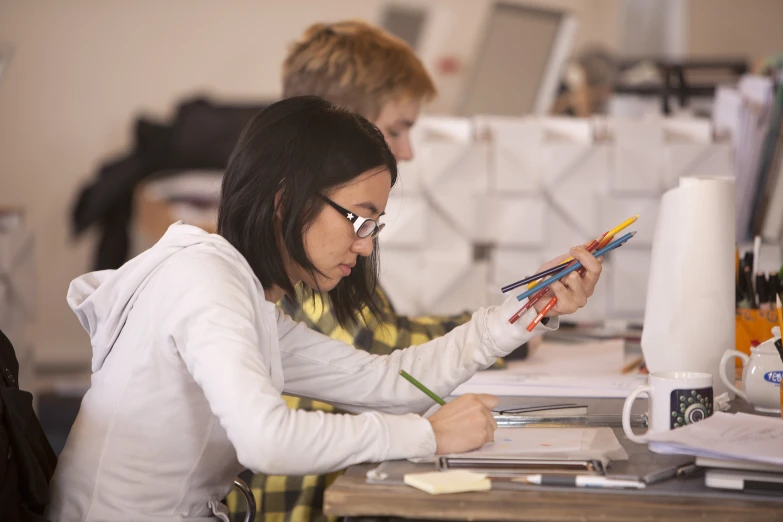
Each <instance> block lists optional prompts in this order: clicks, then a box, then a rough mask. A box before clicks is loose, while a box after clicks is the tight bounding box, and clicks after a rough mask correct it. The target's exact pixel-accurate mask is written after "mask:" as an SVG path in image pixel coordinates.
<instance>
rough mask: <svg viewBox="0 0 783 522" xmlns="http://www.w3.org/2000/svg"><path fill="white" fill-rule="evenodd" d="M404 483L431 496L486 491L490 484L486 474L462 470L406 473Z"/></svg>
mask: <svg viewBox="0 0 783 522" xmlns="http://www.w3.org/2000/svg"><path fill="white" fill-rule="evenodd" d="M403 480H404V481H405V483H406V484H407V485H409V486H413V487H414V488H418V489H420V490H422V491H426V492H427V493H430V494H432V495H439V494H441V493H462V492H464V491H486V490H488V489H490V488H491V487H492V482H490V480H489V479H488V478H487V475H486V473H474V472H473V471H467V470H462V469H455V470H449V471H433V472H430V473H408V474H407V475H405V477H404V478H403Z"/></svg>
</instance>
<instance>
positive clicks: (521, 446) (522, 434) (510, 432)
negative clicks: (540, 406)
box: [452, 428, 583, 457]
mask: <svg viewBox="0 0 783 522" xmlns="http://www.w3.org/2000/svg"><path fill="white" fill-rule="evenodd" d="M582 432H583V430H582V429H578V428H535V429H529V430H528V429H519V428H499V429H497V430H496V431H495V442H489V443H487V444H484V446H482V447H481V448H479V449H477V450H474V451H470V452H467V453H462V454H461V455H463V456H469V457H500V456H525V455H531V456H532V455H540V454H545V453H568V452H573V451H579V450H581V449H582ZM452 456H453V455H452Z"/></svg>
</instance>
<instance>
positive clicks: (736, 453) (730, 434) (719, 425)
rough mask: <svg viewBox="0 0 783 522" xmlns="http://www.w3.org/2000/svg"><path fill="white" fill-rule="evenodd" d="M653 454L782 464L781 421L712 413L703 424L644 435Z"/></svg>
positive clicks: (782, 435)
mask: <svg viewBox="0 0 783 522" xmlns="http://www.w3.org/2000/svg"><path fill="white" fill-rule="evenodd" d="M647 440H648V441H649V443H650V450H651V451H654V452H656V453H673V454H682V455H694V456H696V457H708V458H718V459H733V460H746V461H752V462H765V463H768V464H776V465H783V420H781V419H779V418H775V417H763V416H761V415H748V414H745V413H736V414H731V413H722V412H716V413H715V414H714V415H713V416H712V417H708V418H707V419H704V420H703V421H700V422H696V423H694V424H689V425H687V426H684V427H682V428H678V429H676V430H672V431H665V432H661V433H654V434H650V435H648V436H647Z"/></svg>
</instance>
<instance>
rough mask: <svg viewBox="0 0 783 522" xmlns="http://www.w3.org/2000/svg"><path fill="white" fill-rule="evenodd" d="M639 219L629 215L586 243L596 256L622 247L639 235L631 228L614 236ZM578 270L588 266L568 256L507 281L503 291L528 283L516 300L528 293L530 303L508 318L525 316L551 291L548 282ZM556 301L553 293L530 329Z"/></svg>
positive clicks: (580, 271) (528, 327) (581, 270)
mask: <svg viewBox="0 0 783 522" xmlns="http://www.w3.org/2000/svg"><path fill="white" fill-rule="evenodd" d="M637 219H639V214H637V215H635V216H633V217H631V218H628V219H626V220H625V221H623V222H622V223H620V224H619V225H617V226H616V227H614V228H613V229H611V230H609V231H607V232H606V233H604V234H602V235H601V236H600V237H598V238H596V239H594V240H593V241H591V242H590V244H588V245H587V247H586V248H587V251H588V252H592V253H593V255H594V256H596V257H599V256H602V255H604V254H605V253H607V252H609V251H610V250H614V249H615V248H618V247H621V246H622V245H623V244H625V242H626V241H628V240H629V239H631V238H632V237H633V236H634V235H636V232H629V233H627V234H625V235H624V236H622V237H620V238H619V239H617V240H615V241H612V239H614V237H615V236H616V235H617V233H618V232H620V231H621V230H624V229H625V228H626V227H628V226H630V225H631V224H632V223H634V222H635V221H636V220H637ZM575 271H578V273H579V275H580V276H581V275H584V273H585V268H584V267H583V266H582V264H581V263H580V262H579V261H577V260H576V259H574V258H573V257H569V258H568V259H566V260H565V261H563V262H562V263H561V264H559V265H557V266H554V267H552V268H549V269H547V270H544V271H542V272H539V273H537V274H533V275H532V276H529V277H526V278H524V279H521V280H519V281H517V282H515V283H512V284H510V285H506V286H504V287H503V288H501V291H502V292H504V293H505V292H508V291H509V290H513V289H514V288H518V287H520V286H522V285H525V284H526V285H527V290H526V291H524V292H523V293H521V294H519V295H518V296H517V300H519V301H522V300H523V299H525V298H526V297H529V299H528V301H527V303H525V305H524V306H523V307H522V308H520V309H519V310H517V313H515V314H514V315H512V316H511V318H510V319H509V322H510V323H511V324H514V323H516V322H517V320H519V318H520V317H522V316H523V315H524V314H525V312H527V311H528V310H530V308H531V307H532V306H533V305H534V304H536V302H538V301H539V300H540V299H542V298H543V297H544V296H545V295H546V294H547V292H548V291H549V285H551V284H552V283H554V282H556V281H559V280H561V279H562V278H564V277H565V276H567V275H568V274H570V273H571V272H575ZM556 304H557V297H556V296H552V298H551V299H549V302H547V304H546V305H545V306H544V308H542V309H541V311H540V312H539V314H538V315H537V316H536V317H535V319H533V320H532V321H531V322H530V324H529V325H528V326H527V330H528V331H529V332H532V331H533V329H534V328H535V327H536V325H537V324H538V323H540V322H541V320H542V319H543V318H544V316H546V314H548V313H549V312H550V310H552V308H554V307H555V305H556Z"/></svg>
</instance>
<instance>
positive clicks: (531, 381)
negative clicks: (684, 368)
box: [452, 370, 647, 399]
mask: <svg viewBox="0 0 783 522" xmlns="http://www.w3.org/2000/svg"><path fill="white" fill-rule="evenodd" d="M496 371H498V370H496ZM477 375H478V374H477ZM482 381H483V382H482ZM646 382H647V377H646V376H645V375H636V374H629V375H596V376H592V377H591V376H585V377H572V376H557V375H534V374H527V375H525V374H517V375H502V376H497V377H496V378H492V379H491V382H487V380H483V379H480V378H477V377H476V376H474V377H473V378H472V379H470V380H469V381H467V382H465V383H463V384H462V385H461V386H459V387H458V388H457V389H456V390H454V391H453V392H452V395H463V394H466V393H489V394H492V395H503V396H507V397H596V398H619V399H624V398H625V397H628V395H630V394H631V392H632V391H633V390H635V389H636V388H637V387H639V386H641V385H643V384H645V383H646Z"/></svg>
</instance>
